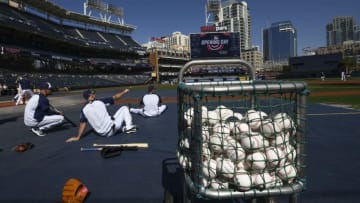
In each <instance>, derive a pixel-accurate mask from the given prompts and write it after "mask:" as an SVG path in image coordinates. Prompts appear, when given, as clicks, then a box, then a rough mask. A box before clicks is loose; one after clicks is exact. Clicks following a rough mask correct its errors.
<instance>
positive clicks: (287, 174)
mask: <svg viewBox="0 0 360 203" xmlns="http://www.w3.org/2000/svg"><path fill="white" fill-rule="evenodd" d="M277 175H278V176H279V177H280V178H281V180H283V181H285V182H288V183H291V182H293V180H294V179H295V178H296V175H297V171H296V168H295V167H294V166H293V165H291V164H287V165H285V166H284V167H281V168H280V169H279V170H278V171H277Z"/></svg>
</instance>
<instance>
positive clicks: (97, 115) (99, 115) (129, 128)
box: [66, 89, 136, 142]
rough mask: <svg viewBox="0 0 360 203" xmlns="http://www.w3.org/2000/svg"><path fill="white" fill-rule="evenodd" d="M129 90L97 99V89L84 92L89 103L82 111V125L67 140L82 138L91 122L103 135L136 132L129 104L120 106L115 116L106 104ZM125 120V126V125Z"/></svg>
mask: <svg viewBox="0 0 360 203" xmlns="http://www.w3.org/2000/svg"><path fill="white" fill-rule="evenodd" d="M127 92H129V89H125V90H124V91H122V92H120V93H117V94H115V95H114V96H112V97H107V98H102V99H96V92H95V90H86V91H84V92H83V97H84V99H85V100H87V103H86V104H85V105H84V107H83V108H82V110H81V113H80V126H79V130H78V133H77V135H76V136H74V137H70V138H69V139H67V140H66V142H74V141H78V140H80V138H81V136H82V134H83V132H84V130H85V128H86V124H87V123H89V124H90V125H91V127H92V128H93V129H94V130H95V132H96V133H98V134H99V135H100V136H103V137H110V136H112V135H114V134H115V133H116V132H117V131H118V130H120V129H122V131H123V132H125V133H127V134H129V133H133V132H136V126H135V125H133V123H132V117H131V114H130V112H129V108H128V107H127V106H122V107H120V108H119V109H118V110H117V111H116V113H115V114H114V115H113V116H110V114H109V113H108V111H107V109H106V105H112V104H114V102H115V101H116V100H118V99H120V98H121V97H122V96H123V95H124V94H126V93H127ZM123 122H125V126H123Z"/></svg>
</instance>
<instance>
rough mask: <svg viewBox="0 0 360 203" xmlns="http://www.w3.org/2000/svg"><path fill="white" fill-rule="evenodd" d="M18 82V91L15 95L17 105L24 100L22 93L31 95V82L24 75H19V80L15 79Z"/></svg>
mask: <svg viewBox="0 0 360 203" xmlns="http://www.w3.org/2000/svg"><path fill="white" fill-rule="evenodd" d="M17 82H18V84H19V87H18V88H19V93H18V95H17V100H16V103H15V105H16V106H17V105H19V104H22V102H23V100H24V98H25V97H24V95H28V96H32V95H33V92H32V90H31V89H32V88H31V84H30V81H29V80H28V79H27V78H26V76H24V77H19V80H18V81H17Z"/></svg>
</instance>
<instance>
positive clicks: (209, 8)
mask: <svg viewBox="0 0 360 203" xmlns="http://www.w3.org/2000/svg"><path fill="white" fill-rule="evenodd" d="M220 8H221V0H207V4H206V5H205V20H206V25H208V24H209V23H210V18H211V17H212V21H211V22H212V23H216V22H217V21H218V18H217V17H216V16H218V14H219V12H220Z"/></svg>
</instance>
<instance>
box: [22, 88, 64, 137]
mask: <svg viewBox="0 0 360 203" xmlns="http://www.w3.org/2000/svg"><path fill="white" fill-rule="evenodd" d="M39 89H40V93H39V94H35V95H33V96H32V97H31V99H30V100H29V101H28V102H27V104H26V107H25V112H24V123H25V125H26V126H28V127H31V131H32V132H33V133H34V134H36V135H37V136H45V135H46V134H45V133H44V132H43V131H44V130H49V129H51V128H53V127H55V126H56V125H59V124H61V123H62V122H63V121H64V116H63V113H62V112H55V111H53V110H51V108H50V103H49V100H48V98H47V96H48V95H50V94H51V92H52V87H51V84H50V83H48V82H44V83H41V84H40V85H39Z"/></svg>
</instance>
